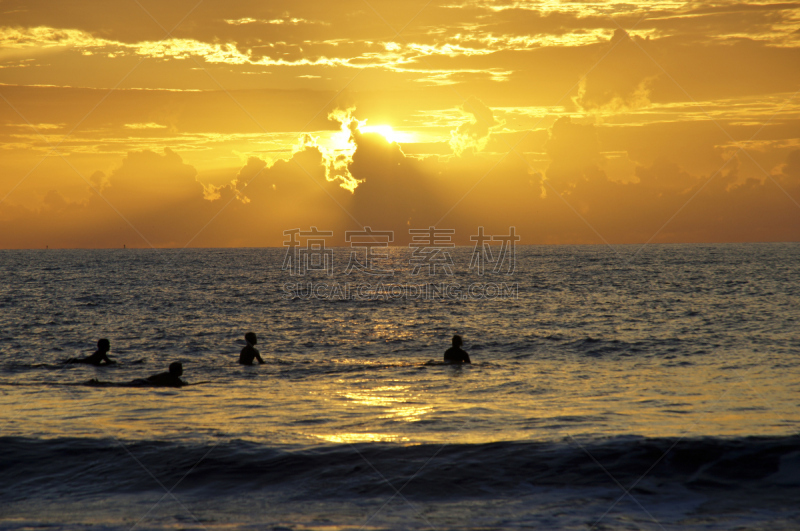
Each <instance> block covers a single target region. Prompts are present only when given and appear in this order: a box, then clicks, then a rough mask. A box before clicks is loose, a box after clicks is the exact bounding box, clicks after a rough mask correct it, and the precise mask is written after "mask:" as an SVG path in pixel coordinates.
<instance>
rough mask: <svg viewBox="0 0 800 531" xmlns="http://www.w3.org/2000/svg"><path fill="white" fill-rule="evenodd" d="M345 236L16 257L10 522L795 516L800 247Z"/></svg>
mask: <svg viewBox="0 0 800 531" xmlns="http://www.w3.org/2000/svg"><path fill="white" fill-rule="evenodd" d="M350 251H351V250H350V249H344V248H336V249H334V250H333V252H332V253H331V254H330V255H325V257H323V258H324V260H330V263H328V262H320V263H321V264H322V265H323V266H324V267H316V266H315V267H311V266H309V270H308V271H305V272H304V273H305V274H303V275H300V274H299V273H300V271H298V270H297V269H294V270H293V269H291V268H288V267H282V266H287V265H290V266H296V265H297V264H289V263H287V262H286V258H287V255H286V250H285V249H186V250H177V249H166V250H141V249H116V250H26V251H2V252H0V279H2V280H0V529H14V530H22V529H39V528H48V529H87V528H92V529H127V530H133V529H205V530H211V529H217V528H237V529H238V528H252V529H294V530H305V529H326V530H338V529H348V530H349V529H358V530H373V529H435V530H439V529H442V530H444V529H501V528H502V529H648V530H649V529H661V530H663V529H732V528H740V529H798V528H800V504H798V503H797V500H798V499H800V372H799V369H800V335H799V334H798V320H799V319H800V244H797V243H761V244H707V245H702V244H691V245H647V246H645V247H641V246H635V245H623V246H614V247H610V246H517V247H516V250H515V256H512V257H511V258H513V260H511V261H510V262H509V263H510V264H511V265H512V267H505V268H503V269H502V270H500V271H496V272H495V271H493V270H492V268H491V267H489V268H487V270H486V271H484V272H483V274H479V272H478V271H476V270H475V269H474V268H473V269H470V268H469V265H470V263H471V260H472V258H473V255H472V249H471V248H467V247H456V248H454V249H451V250H450V251H449V252H450V255H449V256H448V261H444V262H442V263H439V264H438V267H435V268H434V267H431V268H429V269H430V270H426V269H424V268H423V269H422V270H421V271H416V272H415V270H414V269H415V267H416V265H415V264H414V263H413V261H412V260H410V259H409V255H410V253H409V250H408V249H404V248H389V250H388V256H387V257H386V258H385V259H383V260H381V261H380V262H381V267H382V268H383V270H384V271H392V272H393V274H391V275H390V274H388V273H384V274H369V271H361V270H358V268H355V269H354V270H351V271H348V272H345V270H346V269H347V266H348V265H352V264H351V262H350V259H351V257H350V254H349V253H350ZM308 264H316V262H314V260H311V261H310V262H308ZM507 265H508V264H507ZM327 266H330V269H325V267H327ZM415 273H416V274H415ZM429 273H433V274H429ZM250 331H252V332H255V333H257V334H258V339H259V341H258V345H257V348H258V349H259V350H260V352H261V355H262V357H263V358H264V361H265V364H263V365H254V366H241V365H239V364H238V355H239V351H240V350H241V349H242V347H244V345H245V342H244V334H245V333H246V332H250ZM454 334H460V335H461V336H462V337H463V338H464V348H465V350H466V351H467V352H468V353H469V355H470V357H471V359H472V364H470V365H460V366H452V365H443V364H441V363H440V362H441V360H442V356H443V352H444V351H445V349H447V348H448V347H449V346H450V340H451V337H452V336H453V335H454ZM100 338H108V339H109V340H110V342H111V352H110V356H111V357H112V358H113V359H114V360H116V361H117V362H118V363H117V364H116V365H112V366H109V367H94V366H87V365H79V364H64V363H63V361H64V360H65V359H67V358H73V357H82V356H87V355H89V354H91V353H92V352H93V351H94V350H95V344H96V342H97V340H98V339H100ZM173 361H180V362H182V364H183V369H184V374H183V378H184V380H186V381H187V382H188V383H190V384H193V385H189V386H186V387H183V388H180V389H175V388H155V387H128V386H125V385H124V384H126V383H127V382H131V381H133V380H135V379H137V378H143V377H147V376H149V375H151V374H154V373H158V372H163V371H165V370H166V369H167V366H168V365H169V364H170V363H171V362H173ZM92 379H96V380H98V381H99V382H101V384H100V385H86V384H87V382H89V381H90V380H92Z"/></svg>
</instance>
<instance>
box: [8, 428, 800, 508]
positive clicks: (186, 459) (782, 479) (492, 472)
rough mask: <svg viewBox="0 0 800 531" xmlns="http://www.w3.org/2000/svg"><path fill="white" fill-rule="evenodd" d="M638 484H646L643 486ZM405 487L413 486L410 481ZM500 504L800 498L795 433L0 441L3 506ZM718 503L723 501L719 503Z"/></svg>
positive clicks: (799, 445)
mask: <svg viewBox="0 0 800 531" xmlns="http://www.w3.org/2000/svg"><path fill="white" fill-rule="evenodd" d="M643 477H646V480H642V478H643ZM412 479H413V480H412ZM389 483H391V484H393V485H404V484H406V483H407V485H406V487H405V488H404V490H403V493H404V495H407V496H420V497H426V498H436V499H442V498H471V497H490V496H501V495H507V494H509V493H513V492H517V491H519V489H527V490H530V489H531V488H533V487H540V486H541V487H566V488H580V487H612V488H613V487H614V486H615V484H617V483H618V484H619V485H622V486H624V487H625V488H630V487H631V486H635V487H636V489H637V490H636V491H638V492H647V490H648V489H650V488H652V489H655V488H656V486H657V488H658V489H663V488H665V486H673V487H677V488H681V489H688V490H690V491H702V492H704V493H707V494H708V493H713V492H723V493H728V494H729V493H730V492H731V491H734V490H737V489H748V492H750V491H752V492H764V493H765V495H768V496H772V497H775V496H777V495H779V494H780V493H781V492H784V493H786V494H787V495H789V494H788V493H791V496H796V494H797V493H798V491H800V435H794V436H788V437H746V438H734V439H721V438H711V437H708V438H694V439H671V438H640V437H623V438H613V439H606V440H600V441H580V442H579V441H576V440H565V441H562V442H548V443H545V442H497V443H489V444H457V445H431V444H424V445H415V446H402V445H397V444H386V443H359V444H339V445H333V444H332V445H325V446H316V447H304V448H296V447H270V446H265V445H263V444H259V443H255V442H248V441H242V440H232V441H223V442H219V443H213V442H212V443H191V444H187V443H176V442H163V441H133V442H130V441H128V442H121V441H118V440H115V439H92V438H58V439H32V438H21V437H0V501H2V500H5V501H14V500H22V499H26V498H30V497H32V496H40V497H41V496H45V497H63V496H68V497H69V496H72V497H76V496H77V497H92V496H105V495H108V494H121V493H133V492H141V491H150V490H159V489H160V488H161V486H160V484H161V485H165V486H166V487H167V488H170V487H172V486H173V485H176V484H180V488H179V490H182V491H191V492H193V493H195V494H198V495H201V496H202V495H213V496H217V495H224V494H236V493H237V492H245V491H251V490H254V489H255V490H274V491H276V492H292V493H293V496H294V497H295V498H300V499H305V498H308V499H315V500H318V499H322V498H326V499H336V498H339V497H352V496H359V495H385V494H391V493H392V492H393V487H392V486H391V485H390V484H389ZM726 495H727V494H726Z"/></svg>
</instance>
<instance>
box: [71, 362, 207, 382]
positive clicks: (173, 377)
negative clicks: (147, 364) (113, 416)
mask: <svg viewBox="0 0 800 531" xmlns="http://www.w3.org/2000/svg"><path fill="white" fill-rule="evenodd" d="M182 374H183V364H182V363H181V362H179V361H175V362H173V363H170V364H169V372H160V373H158V374H154V375H152V376H148V377H147V378H137V379H135V380H133V381H131V382H128V383H118V382H101V381H100V380H98V379H97V378H92V379H91V380H89V381H88V382H85V383H84V384H83V385H88V386H91V387H183V386H184V385H190V384H188V383H186V382H184V381H183V380H181V375H182ZM201 383H208V382H201Z"/></svg>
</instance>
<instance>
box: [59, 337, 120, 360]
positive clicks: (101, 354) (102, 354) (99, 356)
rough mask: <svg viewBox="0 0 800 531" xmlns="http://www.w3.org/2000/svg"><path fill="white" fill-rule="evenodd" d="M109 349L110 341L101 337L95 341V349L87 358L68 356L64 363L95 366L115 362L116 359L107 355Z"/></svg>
mask: <svg viewBox="0 0 800 531" xmlns="http://www.w3.org/2000/svg"><path fill="white" fill-rule="evenodd" d="M109 350H111V342H110V341H109V340H108V339H101V340H100V341H98V342H97V350H96V351H95V352H94V354H92V355H91V356H89V357H87V358H70V359H68V360H67V361H66V363H86V364H88V365H95V366H100V365H111V364H113V363H116V361H114V360H112V359H111V358H109V357H108V351H109ZM103 362H105V363H103Z"/></svg>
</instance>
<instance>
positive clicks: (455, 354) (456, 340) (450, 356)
mask: <svg viewBox="0 0 800 531" xmlns="http://www.w3.org/2000/svg"><path fill="white" fill-rule="evenodd" d="M463 344H464V341H463V340H462V339H461V336H453V346H452V347H450V348H449V349H447V350H446V351H445V353H444V362H445V363H472V362H471V361H470V359H469V354H467V353H466V352H465V351H464V350H463V349H462V348H461V345H463Z"/></svg>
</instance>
